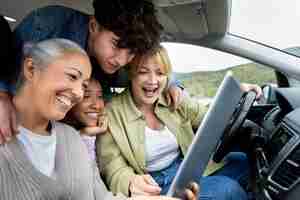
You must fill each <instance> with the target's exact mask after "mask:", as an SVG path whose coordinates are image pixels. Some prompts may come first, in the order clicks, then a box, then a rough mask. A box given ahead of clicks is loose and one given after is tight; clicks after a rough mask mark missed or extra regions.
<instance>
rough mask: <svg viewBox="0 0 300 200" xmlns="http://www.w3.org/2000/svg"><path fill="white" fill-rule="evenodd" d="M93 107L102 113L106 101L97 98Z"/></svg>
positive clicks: (94, 99)
mask: <svg viewBox="0 0 300 200" xmlns="http://www.w3.org/2000/svg"><path fill="white" fill-rule="evenodd" d="M91 107H92V108H93V109H95V110H97V111H100V110H102V109H103V108H104V101H103V99H102V98H99V97H98V96H95V97H94V98H93V100H92V104H91Z"/></svg>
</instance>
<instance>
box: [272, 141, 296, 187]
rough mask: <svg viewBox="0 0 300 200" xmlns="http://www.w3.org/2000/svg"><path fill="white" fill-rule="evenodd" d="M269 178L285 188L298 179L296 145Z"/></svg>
mask: <svg viewBox="0 0 300 200" xmlns="http://www.w3.org/2000/svg"><path fill="white" fill-rule="evenodd" d="M271 179H272V180H273V181H274V182H276V183H277V184H278V185H280V186H281V187H283V188H284V189H285V190H289V189H290V188H291V187H292V186H293V185H295V183H296V182H298V181H299V180H300V148H299V147H297V148H296V149H295V150H293V151H292V153H291V154H290V155H289V156H288V157H287V159H286V160H284V161H283V163H282V164H281V165H280V166H279V167H278V169H277V170H276V172H275V173H274V174H273V175H272V177H271Z"/></svg>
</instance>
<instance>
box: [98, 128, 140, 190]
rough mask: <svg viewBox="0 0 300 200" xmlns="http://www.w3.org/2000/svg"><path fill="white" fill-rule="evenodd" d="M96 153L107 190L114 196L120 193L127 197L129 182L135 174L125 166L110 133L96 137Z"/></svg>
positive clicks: (124, 161) (130, 168)
mask: <svg viewBox="0 0 300 200" xmlns="http://www.w3.org/2000/svg"><path fill="white" fill-rule="evenodd" d="M96 151H97V159H98V162H99V163H101V164H100V165H101V169H102V173H103V175H104V177H105V180H106V182H107V185H108V187H109V189H110V190H111V191H112V192H113V193H114V194H116V193H118V192H121V193H123V194H125V195H126V196H128V193H129V185H130V180H131V178H132V177H134V176H135V175H136V174H135V172H134V170H133V168H132V167H130V166H129V165H128V164H127V162H126V160H125V159H124V157H123V155H122V154H121V151H120V149H119V147H118V145H117V144H116V142H115V141H114V139H113V137H112V135H111V133H110V132H107V133H106V134H104V135H101V136H98V137H97V139H96Z"/></svg>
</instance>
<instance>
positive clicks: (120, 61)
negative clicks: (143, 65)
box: [115, 49, 134, 67]
mask: <svg viewBox="0 0 300 200" xmlns="http://www.w3.org/2000/svg"><path fill="white" fill-rule="evenodd" d="M133 57H134V55H133V54H132V53H130V50H129V49H118V52H117V54H116V56H115V62H116V64H117V65H118V66H120V67H122V66H124V65H126V64H128V63H129V62H130V61H131V60H132V59H133Z"/></svg>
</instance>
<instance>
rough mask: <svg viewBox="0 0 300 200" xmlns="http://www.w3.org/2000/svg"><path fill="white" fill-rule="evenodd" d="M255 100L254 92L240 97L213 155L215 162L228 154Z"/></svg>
mask: <svg viewBox="0 0 300 200" xmlns="http://www.w3.org/2000/svg"><path fill="white" fill-rule="evenodd" d="M255 98H256V93H255V92H254V91H249V92H245V93H244V94H243V96H242V97H241V99H240V101H239V103H238V105H237V107H236V109H235V111H234V113H233V114H232V117H231V119H230V121H229V123H228V125H227V126H226V128H225V131H224V133H223V136H222V138H221V140H220V142H219V144H218V146H217V148H216V151H215V153H214V155H213V160H214V161H215V162H220V161H221V160H222V159H223V158H224V157H225V156H226V154H227V153H229V151H230V147H231V146H232V143H233V141H234V139H235V138H236V136H237V133H238V130H239V129H240V127H241V125H242V124H243V123H244V121H245V119H246V116H247V114H248V112H249V110H250V108H251V106H252V105H253V103H254V101H255Z"/></svg>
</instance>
